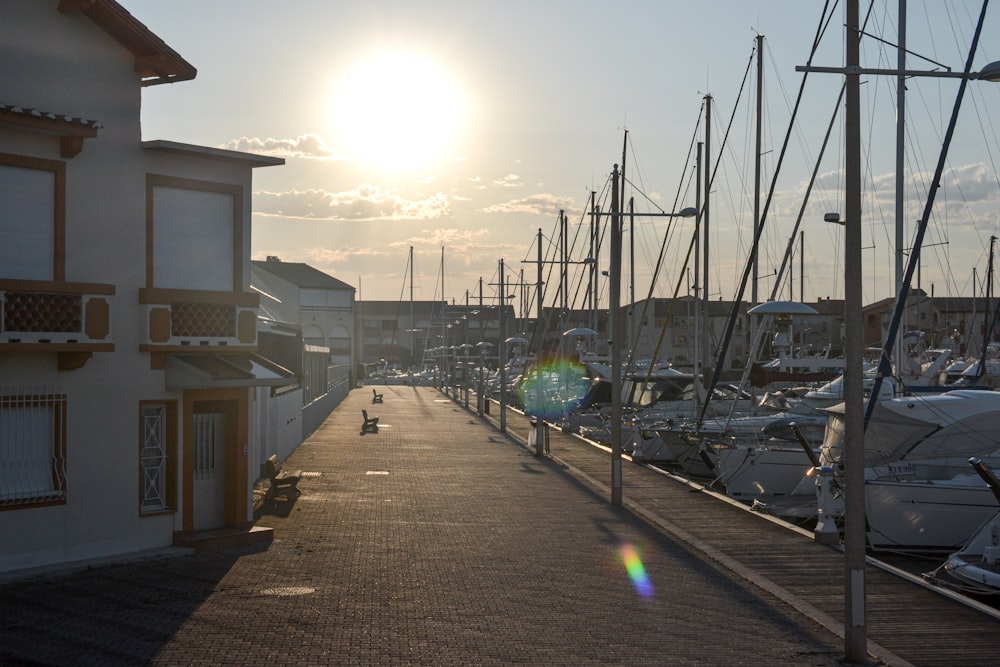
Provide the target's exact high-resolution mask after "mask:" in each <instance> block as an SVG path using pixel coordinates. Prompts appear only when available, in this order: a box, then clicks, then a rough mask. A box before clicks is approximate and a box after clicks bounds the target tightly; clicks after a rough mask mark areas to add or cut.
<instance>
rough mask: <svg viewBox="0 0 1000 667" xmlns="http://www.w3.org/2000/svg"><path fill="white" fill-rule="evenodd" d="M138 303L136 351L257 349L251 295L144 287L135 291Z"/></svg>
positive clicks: (254, 306) (254, 296)
mask: <svg viewBox="0 0 1000 667" xmlns="http://www.w3.org/2000/svg"><path fill="white" fill-rule="evenodd" d="M139 303H140V304H141V305H143V306H144V307H145V310H146V317H145V322H146V335H145V342H144V343H142V344H141V345H140V349H143V350H148V351H165V352H169V351H180V350H183V351H190V350H191V348H192V347H195V348H207V349H217V348H222V347H225V348H234V349H240V350H246V349H255V348H256V347H257V308H258V306H259V305H260V296H259V295H257V294H255V293H249V292H212V291H198V290H172V289H157V288H145V289H141V290H139Z"/></svg>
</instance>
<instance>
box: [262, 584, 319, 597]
mask: <svg viewBox="0 0 1000 667" xmlns="http://www.w3.org/2000/svg"><path fill="white" fill-rule="evenodd" d="M315 592H316V589H315V588H310V587H309V586H274V587H272V588H265V589H264V590H262V591H261V592H260V594H261V595H274V596H277V597H290V596H293V595H309V594H310V593H315Z"/></svg>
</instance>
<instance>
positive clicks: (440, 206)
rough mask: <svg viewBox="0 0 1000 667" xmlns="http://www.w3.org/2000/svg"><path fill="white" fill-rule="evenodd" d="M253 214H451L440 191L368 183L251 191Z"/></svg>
mask: <svg viewBox="0 0 1000 667" xmlns="http://www.w3.org/2000/svg"><path fill="white" fill-rule="evenodd" d="M253 203H254V213H255V214H258V215H265V216H274V217H285V218H301V219H306V220H351V221H355V220H432V219H437V218H446V217H449V216H450V215H451V200H450V199H449V198H448V196H447V195H446V194H444V193H442V192H437V193H434V194H431V195H428V196H425V197H421V198H418V199H407V198H405V197H403V196H402V195H400V194H398V193H395V192H392V191H390V190H386V189H384V188H381V187H379V186H377V185H374V184H371V183H365V184H363V185H360V186H358V187H357V188H354V189H353V190H345V191H343V192H329V191H327V190H318V189H312V190H291V191H288V192H268V191H259V192H254V195H253Z"/></svg>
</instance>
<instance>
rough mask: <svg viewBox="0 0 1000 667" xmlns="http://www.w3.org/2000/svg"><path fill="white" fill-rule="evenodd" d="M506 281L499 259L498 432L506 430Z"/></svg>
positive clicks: (501, 261)
mask: <svg viewBox="0 0 1000 667" xmlns="http://www.w3.org/2000/svg"><path fill="white" fill-rule="evenodd" d="M506 305H507V281H506V280H504V276H503V260H502V259H501V260H500V314H499V318H498V319H499V320H500V322H499V325H500V329H499V331H500V337H499V338H498V339H497V348H498V357H497V363H498V364H499V369H498V372H497V374H498V376H499V378H500V432H501V433H506V432H507V369H506V366H507V345H506V344H505V343H504V340H505V339H506V337H507V335H506V333H505V331H506V329H507V326H506V325H507V314H506V310H507V308H506Z"/></svg>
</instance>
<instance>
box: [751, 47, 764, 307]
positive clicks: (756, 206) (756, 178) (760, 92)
mask: <svg viewBox="0 0 1000 667" xmlns="http://www.w3.org/2000/svg"><path fill="white" fill-rule="evenodd" d="M763 100H764V35H757V129H756V135H757V136H756V148H755V150H754V169H753V229H754V236H755V238H756V236H757V229H758V228H759V227H760V152H761V132H762V130H761V128H762V127H763V122H762V117H763V113H762V111H761V110H762V108H763ZM757 252H758V249H757V246H756V245H755V246H754V249H753V257H752V258H751V261H752V262H753V280H752V282H751V283H750V305H751V306H756V305H757V303H758V300H757V278H758V265H757Z"/></svg>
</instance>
